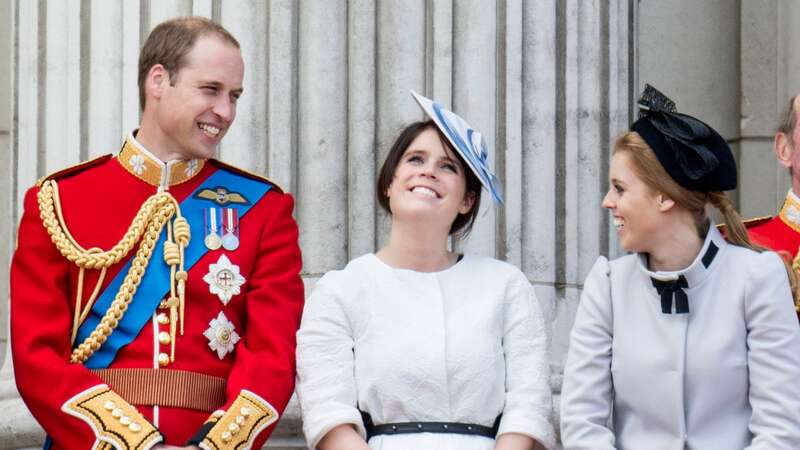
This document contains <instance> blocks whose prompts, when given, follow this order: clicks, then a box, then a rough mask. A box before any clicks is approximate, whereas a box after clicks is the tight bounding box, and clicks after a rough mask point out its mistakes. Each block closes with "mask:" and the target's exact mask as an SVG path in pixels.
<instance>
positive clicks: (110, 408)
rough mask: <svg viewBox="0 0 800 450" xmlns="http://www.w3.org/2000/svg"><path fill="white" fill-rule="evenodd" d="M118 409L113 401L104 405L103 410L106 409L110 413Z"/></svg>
mask: <svg viewBox="0 0 800 450" xmlns="http://www.w3.org/2000/svg"><path fill="white" fill-rule="evenodd" d="M116 407H117V405H115V404H114V402H112V401H111V400H109V401H107V402H105V404H103V408H105V409H106V410H108V411H113V410H114V408H116Z"/></svg>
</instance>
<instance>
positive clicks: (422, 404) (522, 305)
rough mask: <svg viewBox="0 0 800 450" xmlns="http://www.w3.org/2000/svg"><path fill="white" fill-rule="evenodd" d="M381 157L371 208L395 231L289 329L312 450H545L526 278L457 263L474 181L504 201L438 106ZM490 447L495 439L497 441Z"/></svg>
mask: <svg viewBox="0 0 800 450" xmlns="http://www.w3.org/2000/svg"><path fill="white" fill-rule="evenodd" d="M414 95H415V98H416V100H417V102H418V103H419V104H420V106H421V107H422V108H423V110H425V112H426V113H427V114H428V115H429V116H430V117H431V120H428V121H425V122H417V123H414V124H412V125H410V126H409V127H407V128H406V129H405V130H404V131H403V132H402V133H401V134H400V136H399V137H398V139H397V140H396V141H395V143H394V145H393V147H392V149H391V150H390V152H389V154H388V156H387V159H386V161H385V162H384V165H383V168H382V169H381V175H380V178H379V180H378V199H379V202H380V204H381V205H382V206H383V207H384V208H385V209H386V210H387V211H388V212H389V213H390V217H391V233H390V237H389V240H388V243H387V244H386V246H384V247H383V248H382V249H380V251H378V252H377V253H375V254H367V255H364V256H361V257H359V258H356V259H354V260H353V261H350V263H349V264H348V265H347V266H346V267H345V268H344V269H343V270H340V271H333V272H329V273H327V274H326V275H325V276H323V277H322V279H320V280H319V282H318V283H317V284H316V286H315V287H314V291H313V293H312V294H311V296H310V298H309V299H308V301H307V303H306V308H305V311H304V315H303V321H302V325H301V327H300V330H299V331H298V333H297V394H298V397H299V400H300V405H301V408H302V412H303V430H304V433H305V436H306V441H307V443H308V446H309V448H311V449H320V450H338V449H342V450H345V449H346V450H365V449H375V450H378V449H380V450H491V449H498V450H500V449H505V450H523V449H541V448H553V447H554V445H555V437H554V431H553V429H552V425H551V424H550V414H551V395H550V387H549V383H548V379H549V372H548V362H547V357H546V344H547V338H546V334H545V326H544V324H543V322H542V314H541V311H540V308H539V305H538V303H537V300H536V297H535V296H534V293H533V289H532V287H531V286H530V284H529V283H528V280H527V279H526V277H525V275H524V274H522V273H521V272H520V271H519V270H518V269H516V268H515V267H513V266H511V265H509V264H506V263H503V262H500V261H497V260H494V259H490V258H484V257H478V256H472V255H464V256H463V257H462V256H461V255H458V254H456V253H453V252H451V251H449V250H448V238H450V237H452V238H455V239H457V238H458V237H461V236H463V235H464V234H466V233H467V232H468V231H469V229H470V227H471V225H472V222H473V221H474V219H475V217H476V214H477V211H478V206H479V202H480V194H481V185H482V184H483V185H484V187H486V188H487V190H489V192H491V193H492V195H493V196H494V198H496V199H497V200H500V194H499V192H498V191H497V180H496V179H495V178H494V176H493V175H491V173H490V172H489V170H488V167H487V166H486V163H485V161H486V152H485V146H484V144H483V141H482V138H481V136H480V134H479V133H477V132H475V131H474V130H472V129H471V128H469V125H467V124H466V123H465V122H464V121H463V120H462V119H461V118H459V117H458V116H456V115H455V114H453V113H452V112H450V111H447V110H445V109H443V108H441V106H440V105H439V104H438V103H435V102H432V101H431V100H429V99H426V98H424V97H421V96H417V95H416V94H414ZM495 437H496V440H495Z"/></svg>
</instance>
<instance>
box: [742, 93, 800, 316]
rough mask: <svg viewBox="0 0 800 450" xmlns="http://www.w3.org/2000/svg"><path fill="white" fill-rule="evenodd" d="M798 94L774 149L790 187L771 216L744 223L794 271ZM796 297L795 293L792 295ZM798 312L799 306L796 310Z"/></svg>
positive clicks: (798, 231) (799, 239) (799, 210)
mask: <svg viewBox="0 0 800 450" xmlns="http://www.w3.org/2000/svg"><path fill="white" fill-rule="evenodd" d="M798 114H800V96H794V97H792V99H791V100H790V101H789V105H788V106H787V107H786V109H785V110H784V113H783V116H782V117H781V123H780V125H779V126H778V131H777V133H775V141H774V149H775V156H777V158H778V162H779V163H780V164H781V165H782V166H783V167H786V168H787V169H789V173H790V174H791V175H792V187H791V189H789V192H788V193H787V194H786V200H784V202H783V207H782V208H781V210H780V212H779V213H778V215H777V216H775V217H764V218H759V219H753V220H748V221H747V222H745V224H746V225H747V228H748V229H747V231H748V233H749V235H750V239H751V240H752V241H753V242H754V243H756V244H759V245H763V246H764V247H767V248H770V249H772V250H775V251H776V252H778V253H779V254H780V255H781V256H783V258H784V259H785V260H786V261H788V262H789V263H793V262H794V261H797V263H796V264H792V265H793V267H794V268H795V271H797V270H798V268H799V267H798V266H800V259H798V257H799V256H800V196H799V195H800V126H798V124H797V122H798ZM795 297H797V295H795ZM798 312H800V309H799V310H798Z"/></svg>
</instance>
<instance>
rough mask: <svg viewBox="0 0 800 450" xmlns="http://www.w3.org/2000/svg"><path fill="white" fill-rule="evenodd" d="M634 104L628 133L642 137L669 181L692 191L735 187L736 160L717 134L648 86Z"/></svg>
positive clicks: (726, 144) (709, 190)
mask: <svg viewBox="0 0 800 450" xmlns="http://www.w3.org/2000/svg"><path fill="white" fill-rule="evenodd" d="M638 103H639V119H638V120H637V121H636V122H634V123H633V125H631V131H635V132H637V133H639V135H640V136H642V138H643V139H644V140H645V141H646V142H647V145H649V146H650V148H652V149H653V152H654V153H655V154H656V157H657V158H658V161H659V162H661V165H662V166H664V169H665V170H666V171H667V173H668V174H669V175H670V176H671V177H672V179H673V180H675V181H676V182H677V183H678V184H680V185H681V186H683V187H685V188H686V189H689V190H692V191H701V192H711V191H728V190H731V189H735V188H736V161H735V160H734V159H733V152H731V148H730V147H729V146H728V143H727V142H725V139H723V138H722V136H720V135H719V133H717V132H716V131H715V130H714V129H713V128H711V127H710V126H708V125H706V124H705V123H704V122H702V121H701V120H699V119H696V118H694V117H692V116H689V115H686V114H681V113H679V112H677V111H676V109H675V102H673V101H672V100H670V99H669V98H668V97H667V96H666V95H664V94H662V93H661V92H659V91H658V89H656V88H654V87H653V86H650V85H649V84H648V85H645V89H644V92H643V93H642V97H641V98H640V99H639V102H638Z"/></svg>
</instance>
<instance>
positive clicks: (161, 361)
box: [158, 353, 169, 366]
mask: <svg viewBox="0 0 800 450" xmlns="http://www.w3.org/2000/svg"><path fill="white" fill-rule="evenodd" d="M167 364H169V355H168V354H166V353H159V354H158V365H160V366H166V365H167Z"/></svg>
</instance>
